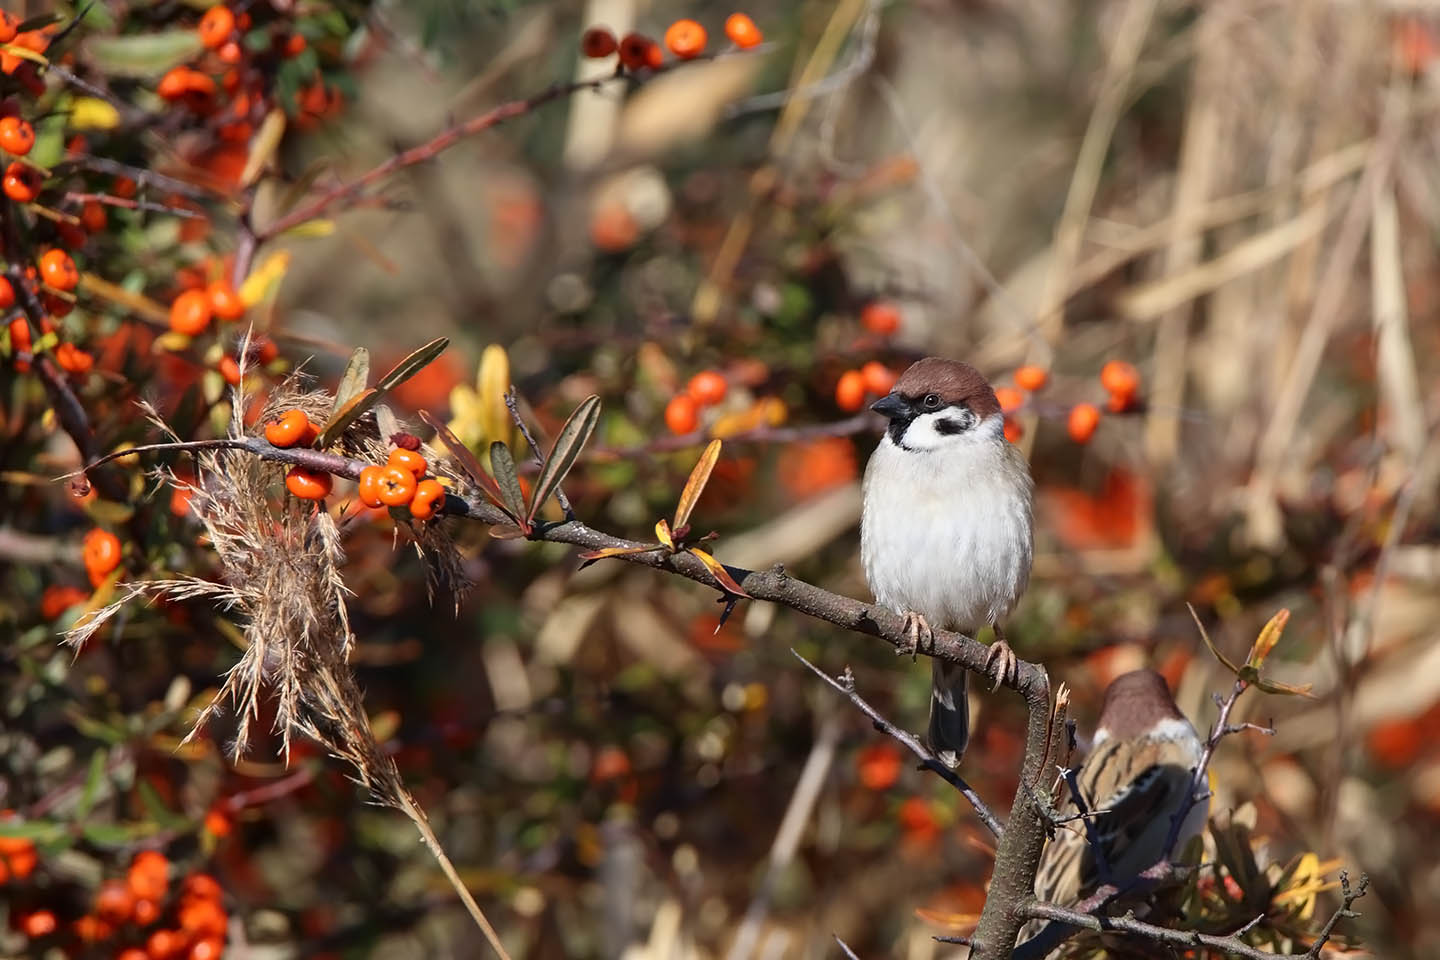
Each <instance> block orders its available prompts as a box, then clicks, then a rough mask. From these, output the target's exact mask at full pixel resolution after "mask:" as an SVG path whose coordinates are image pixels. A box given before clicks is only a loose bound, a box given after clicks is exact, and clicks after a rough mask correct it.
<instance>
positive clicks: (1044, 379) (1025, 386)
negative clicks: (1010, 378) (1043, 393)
mask: <svg viewBox="0 0 1440 960" xmlns="http://www.w3.org/2000/svg"><path fill="white" fill-rule="evenodd" d="M1049 380H1050V374H1049V373H1047V372H1046V371H1045V368H1044V367H1036V366H1024V367H1019V368H1017V369H1016V371H1015V386H1017V387H1019V388H1020V389H1021V390H1029V391H1030V392H1031V393H1034V392H1035V391H1036V390H1039V389H1040V388H1041V387H1043V386H1045V384H1046V383H1048V382H1049Z"/></svg>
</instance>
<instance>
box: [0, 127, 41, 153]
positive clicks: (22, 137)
mask: <svg viewBox="0 0 1440 960" xmlns="http://www.w3.org/2000/svg"><path fill="white" fill-rule="evenodd" d="M33 146H35V128H34V127H32V126H30V124H28V123H26V122H25V121H24V120H21V119H20V118H19V117H5V118H4V119H0V150H4V151H5V152H6V153H13V154H14V155H15V156H17V157H23V156H25V154H27V153H29V152H30V148H31V147H33Z"/></svg>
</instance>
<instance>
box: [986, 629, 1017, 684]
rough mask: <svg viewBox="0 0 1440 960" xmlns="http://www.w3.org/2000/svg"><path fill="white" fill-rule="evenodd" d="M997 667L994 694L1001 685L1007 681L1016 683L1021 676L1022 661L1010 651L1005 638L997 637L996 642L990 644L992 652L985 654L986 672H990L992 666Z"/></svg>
mask: <svg viewBox="0 0 1440 960" xmlns="http://www.w3.org/2000/svg"><path fill="white" fill-rule="evenodd" d="M992 664H993V665H994V666H995V685H994V686H993V687H991V688H990V692H991V693H994V692H995V691H996V690H999V689H1000V685H1001V684H1002V683H1004V682H1005V681H1006V680H1010V681H1012V682H1013V681H1014V680H1015V678H1016V677H1018V676H1019V674H1020V660H1019V658H1018V657H1016V656H1015V651H1013V650H1011V649H1010V644H1008V643H1006V642H1005V638H1004V637H996V638H995V642H994V643H992V644H990V651H989V652H988V653H986V654H985V671H986V672H987V673H988V672H989V671H990V667H991V665H992Z"/></svg>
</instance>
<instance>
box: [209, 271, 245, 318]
mask: <svg viewBox="0 0 1440 960" xmlns="http://www.w3.org/2000/svg"><path fill="white" fill-rule="evenodd" d="M205 296H206V297H208V298H209V299H210V310H211V311H212V312H213V313H214V314H215V316H217V317H219V318H220V319H221V320H239V319H240V318H241V317H243V316H245V302H244V301H243V300H241V299H240V294H239V293H238V292H237V291H236V290H235V287H234V286H233V285H231V284H230V283H229V282H228V281H225V280H216V281H215V282H214V283H212V284H210V286H208V287H206V288H205Z"/></svg>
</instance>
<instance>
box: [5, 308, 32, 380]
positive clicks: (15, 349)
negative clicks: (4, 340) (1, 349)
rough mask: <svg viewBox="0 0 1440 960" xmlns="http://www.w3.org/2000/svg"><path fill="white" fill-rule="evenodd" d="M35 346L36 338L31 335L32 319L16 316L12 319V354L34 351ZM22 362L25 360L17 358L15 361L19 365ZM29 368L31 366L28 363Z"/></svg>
mask: <svg viewBox="0 0 1440 960" xmlns="http://www.w3.org/2000/svg"><path fill="white" fill-rule="evenodd" d="M34 346H35V344H34V340H33V338H32V336H31V333H30V321H28V320H26V319H25V318H24V317H16V318H15V319H14V320H11V321H10V353H11V355H12V356H13V355H15V354H19V353H32V352H33V351H34ZM22 362H23V361H20V360H17V361H16V362H15V363H16V366H17V367H18V366H19V365H20V363H22ZM28 368H29V367H28V364H27V366H26V369H28Z"/></svg>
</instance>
